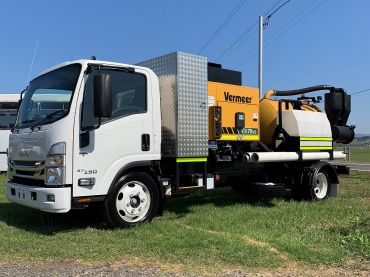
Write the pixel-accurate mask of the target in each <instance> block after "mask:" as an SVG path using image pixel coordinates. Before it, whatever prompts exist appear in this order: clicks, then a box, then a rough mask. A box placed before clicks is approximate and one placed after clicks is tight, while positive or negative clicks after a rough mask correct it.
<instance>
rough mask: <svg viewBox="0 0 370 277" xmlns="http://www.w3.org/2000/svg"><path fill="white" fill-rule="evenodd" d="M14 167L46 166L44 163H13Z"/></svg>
mask: <svg viewBox="0 0 370 277" xmlns="http://www.w3.org/2000/svg"><path fill="white" fill-rule="evenodd" d="M11 163H12V164H13V165H14V166H26V167H40V166H42V167H43V166H44V162H42V161H11Z"/></svg>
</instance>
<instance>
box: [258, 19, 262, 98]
mask: <svg viewBox="0 0 370 277" xmlns="http://www.w3.org/2000/svg"><path fill="white" fill-rule="evenodd" d="M262 48H263V16H260V17H259V55H258V88H259V91H260V98H262Z"/></svg>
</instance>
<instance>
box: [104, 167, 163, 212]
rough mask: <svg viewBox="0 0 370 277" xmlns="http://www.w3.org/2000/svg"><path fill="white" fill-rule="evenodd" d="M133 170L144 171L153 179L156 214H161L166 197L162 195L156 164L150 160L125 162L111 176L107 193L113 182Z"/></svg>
mask: <svg viewBox="0 0 370 277" xmlns="http://www.w3.org/2000/svg"><path fill="white" fill-rule="evenodd" d="M133 172H143V173H146V174H147V175H149V177H150V178H151V179H152V180H153V181H154V183H155V184H156V186H157V189H158V195H159V203H158V212H157V215H162V214H163V209H164V201H165V199H166V198H165V197H164V188H163V186H161V184H160V181H159V169H158V165H157V164H155V163H153V162H152V161H138V162H133V163H129V164H126V165H125V166H124V167H122V168H121V169H120V170H119V171H118V172H117V174H116V176H115V177H114V178H113V180H112V183H111V184H110V186H109V189H108V193H107V195H108V194H110V193H111V191H112V189H113V184H115V183H116V182H117V181H118V180H119V179H120V178H122V177H123V176H124V175H126V174H129V173H133Z"/></svg>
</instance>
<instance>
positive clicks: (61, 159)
mask: <svg viewBox="0 0 370 277" xmlns="http://www.w3.org/2000/svg"><path fill="white" fill-rule="evenodd" d="M65 149H66V145H65V142H59V143H56V144H53V145H52V146H51V147H50V150H49V153H48V155H47V157H46V160H45V184H46V185H48V186H60V185H64V184H65V183H66V180H65V179H66V174H65V165H66V164H65V156H66V155H65V154H66V151H65Z"/></svg>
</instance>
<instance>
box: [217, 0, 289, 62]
mask: <svg viewBox="0 0 370 277" xmlns="http://www.w3.org/2000/svg"><path fill="white" fill-rule="evenodd" d="M282 1H283V0H278V1H277V2H275V4H273V5H272V7H270V8H269V9H267V11H265V12H264V15H266V14H269V13H270V12H271V11H272V10H273V9H274V8H275V7H276V6H277V5H279V4H280V2H282ZM289 1H290V0H289ZM257 25H258V20H256V21H255V23H253V24H252V25H251V26H249V27H248V29H247V30H246V31H245V32H244V33H243V34H242V35H241V36H240V37H239V38H237V39H236V40H235V41H234V43H232V44H231V45H230V46H229V47H228V48H226V50H225V51H224V52H222V53H221V55H220V56H219V57H218V58H217V59H216V60H215V61H216V62H219V61H220V60H222V59H224V58H226V57H227V56H229V55H230V54H231V53H232V52H234V51H235V50H236V49H237V48H238V47H239V46H240V45H241V44H242V43H243V42H244V41H245V40H246V39H247V38H249V37H250V36H251V35H252V34H254V32H256V31H257ZM248 34H249V36H247V35H248Z"/></svg>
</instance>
